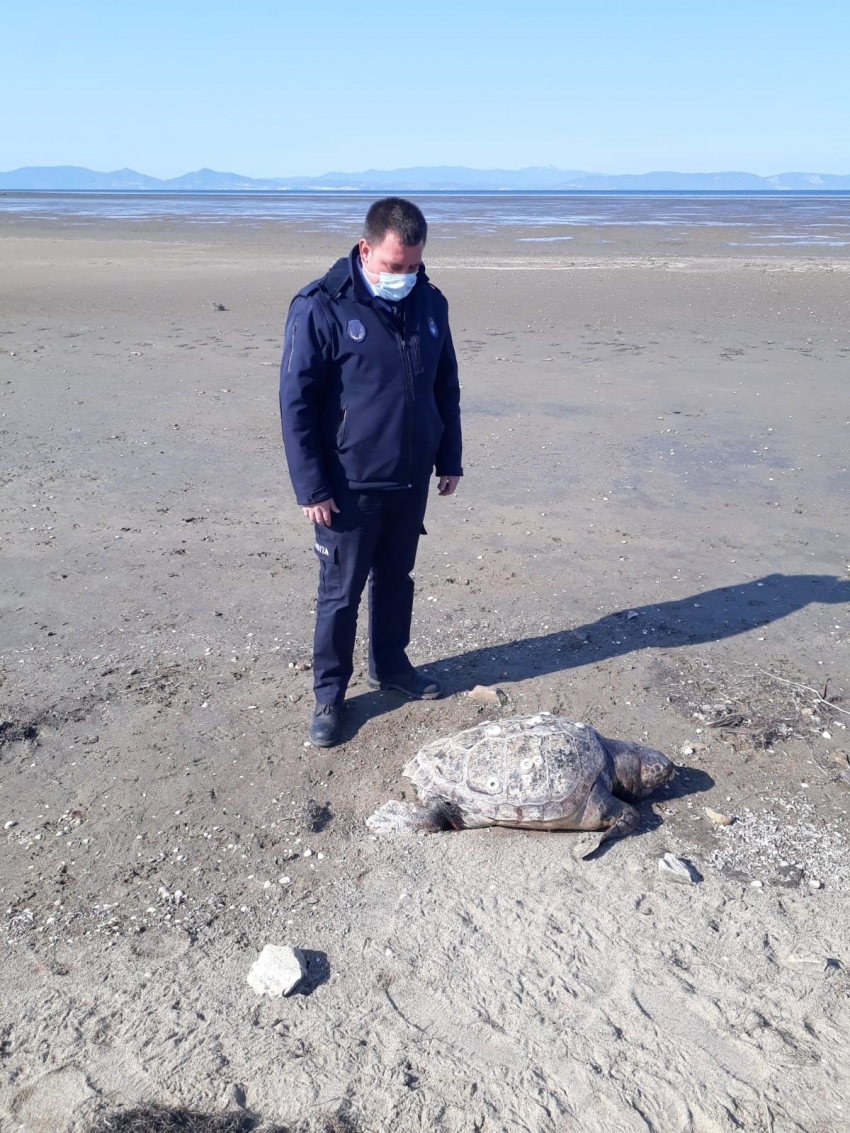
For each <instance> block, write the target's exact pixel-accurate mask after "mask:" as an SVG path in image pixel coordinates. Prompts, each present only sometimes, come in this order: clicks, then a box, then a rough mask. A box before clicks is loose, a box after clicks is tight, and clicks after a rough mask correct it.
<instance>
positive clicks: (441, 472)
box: [434, 466, 463, 476]
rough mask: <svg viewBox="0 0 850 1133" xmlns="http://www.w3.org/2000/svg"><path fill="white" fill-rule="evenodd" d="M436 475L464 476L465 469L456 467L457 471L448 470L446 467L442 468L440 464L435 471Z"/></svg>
mask: <svg viewBox="0 0 850 1133" xmlns="http://www.w3.org/2000/svg"><path fill="white" fill-rule="evenodd" d="M434 475H435V476H463V469H462V468H458V469H456V470H455V471H452V472H449V471H447V469H445V468H440V467H439V466H438V467H437V470H436V471H435V473H434Z"/></svg>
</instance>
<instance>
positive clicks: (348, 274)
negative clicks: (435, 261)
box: [324, 244, 428, 304]
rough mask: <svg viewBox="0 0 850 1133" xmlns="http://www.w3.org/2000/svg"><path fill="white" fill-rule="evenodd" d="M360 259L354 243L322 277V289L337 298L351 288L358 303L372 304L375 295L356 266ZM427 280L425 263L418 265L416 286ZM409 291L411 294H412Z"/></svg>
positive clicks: (358, 248)
mask: <svg viewBox="0 0 850 1133" xmlns="http://www.w3.org/2000/svg"><path fill="white" fill-rule="evenodd" d="M359 260H360V245H359V244H355V245H354V247H353V248H352V249H351V251H350V252H349V253H348V256H347V257H345V258H343V259H341V260H337V262H336V263H335V264H334V266H333V267H332V268H331V270H330V271H329V272H328V274H327V275H326V276H325V278H324V289H325V291H327V293H328V295H330V297H331V298H332V299H338V298H339V297H340V296H341V295H344V294H345V293H346V292H347V291H348V290H349V289H351V290H353V292H354V298H355V299H356V300H357V302H358V303H370V304H374V302H375V296H374V295H373V294H372V293H371V291H369V290H368V289H367V287H366V285H365V284H364V282H363V278H362V276H361V274H360V269H359V266H358V263H359ZM427 282H428V276H427V275H426V274H425V265H424V264H420V265H419V271H418V273H417V280H416V286H415V287H414V289H413V291H415V290H416V288H417V287H420V286H422V284H423V283H427ZM413 291H411V295H412V294H413Z"/></svg>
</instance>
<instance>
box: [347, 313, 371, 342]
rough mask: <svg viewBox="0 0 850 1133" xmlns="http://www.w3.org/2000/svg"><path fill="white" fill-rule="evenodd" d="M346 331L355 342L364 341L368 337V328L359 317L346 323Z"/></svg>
mask: <svg viewBox="0 0 850 1133" xmlns="http://www.w3.org/2000/svg"><path fill="white" fill-rule="evenodd" d="M345 333H346V334H347V335H348V337H349V338H351V339H353V340H354V341H355V342H362V341H363V339H364V338H365V337H366V328H365V327H364V326H363V324H362V323H361V322H360V320H359V319H349V320H348V322H347V323H346V324H345Z"/></svg>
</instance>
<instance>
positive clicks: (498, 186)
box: [0, 165, 850, 193]
mask: <svg viewBox="0 0 850 1133" xmlns="http://www.w3.org/2000/svg"><path fill="white" fill-rule="evenodd" d="M748 189H749V190H754V191H758V192H765V191H775V192H813V191H817V190H820V191H824V190H830V189H833V190H835V189H838V190H845V191H848V190H850V175H838V174H833V173H778V174H776V175H775V176H773V177H759V176H757V175H756V174H755V173H625V174H605V173H585V172H582V171H581V170H578V169H554V168H553V167H552V166H531V167H529V168H527V169H467V168H465V167H464V166H460V165H458V166H453V165H445V166H443V165H438V166H423V167H421V168H415V169H367V170H366V171H365V172H364V173H323V174H322V175H321V176H320V177H264V178H257V177H243V176H241V175H240V174H238V173H218V172H216V170H214V169H199V170H198V171H197V172H196V173H184V174H183V176H182V177H171V178H169V179H167V180H160V178H158V177H148V176H147V175H146V174H144V173H137V172H136V171H135V170H134V169H118V170H116V171H115V172H113V173H98V172H96V171H95V170H92V169H83V168H81V167H80V166H76V165H51V166H32V167H26V168H23V169H15V170H12V172H11V173H0V191H3V190H5V191H7V192H8V191H10V190H11V191H16V190H17V191H26V190H38V191H42V192H55V193H56V192H58V193H64V192H89V193H103V192H145V193H160V192H162V193H181V192H187V193H197V192H229V193H245V192H275V191H278V192H286V191H289V192H299V191H300V192H320V191H322V190H327V191H333V190H335V191H338V192H339V191H349V192H364V193H383V192H417V191H418V192H436V191H443V192H452V191H453V192H463V191H475V190H478V191H481V190H490V191H499V190H503V191H505V192H510V191H514V192H521V191H523V190H526V191H533V190H538V191H539V190H550V191H556V190H563V191H573V192H581V191H582V190H585V191H588V192H599V191H605V190H607V191H609V192H615V191H617V190H619V191H624V190H632V191H641V190H644V191H668V192H670V191H673V192H675V191H676V190H680V191H682V190H684V191H690V192H698V191H703V192H705V191H715V192H734V191H742V190H744V191H746V190H748Z"/></svg>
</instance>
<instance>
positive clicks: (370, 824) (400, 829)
mask: <svg viewBox="0 0 850 1133" xmlns="http://www.w3.org/2000/svg"><path fill="white" fill-rule="evenodd" d="M366 826H367V828H368V829H369V830H371V832H372V833H373V834H437V833H439V832H440V831H441V830H450V829H451V824H450V823H449V821H448V820H447V818H446V816H445V814H444V813H443V809H442V807H440V806H439V805H438V804H436V803H432V804H431V805H430V806H417V805H416V804H414V803H402V802H399V801H398V800H397V799H390V801H389V802H388V803H384V805H383V806H379V807H378V809H377V810H376V811H375V813H374V814H370V815H369V817H368V818H367V819H366Z"/></svg>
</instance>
